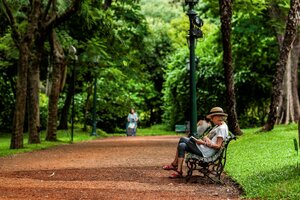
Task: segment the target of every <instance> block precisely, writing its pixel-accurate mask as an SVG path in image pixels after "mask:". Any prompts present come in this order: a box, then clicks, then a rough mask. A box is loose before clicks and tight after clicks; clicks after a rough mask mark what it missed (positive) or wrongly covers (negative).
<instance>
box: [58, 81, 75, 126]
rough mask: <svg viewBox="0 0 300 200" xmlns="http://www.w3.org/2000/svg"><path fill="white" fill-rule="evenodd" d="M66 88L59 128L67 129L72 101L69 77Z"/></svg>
mask: <svg viewBox="0 0 300 200" xmlns="http://www.w3.org/2000/svg"><path fill="white" fill-rule="evenodd" d="M67 83H68V88H67V96H66V99H65V102H64V106H63V108H62V110H61V114H60V120H59V126H58V129H59V130H68V114H69V110H70V107H71V103H72V97H73V91H72V87H71V78H70V77H69V78H67Z"/></svg>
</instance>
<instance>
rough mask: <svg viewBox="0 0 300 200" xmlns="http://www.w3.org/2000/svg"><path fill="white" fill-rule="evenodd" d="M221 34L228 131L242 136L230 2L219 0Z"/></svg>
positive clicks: (230, 0) (229, 0)
mask: <svg viewBox="0 0 300 200" xmlns="http://www.w3.org/2000/svg"><path fill="white" fill-rule="evenodd" d="M219 5H220V16H221V32H222V42H223V66H224V71H225V84H226V100H227V112H228V126H229V130H230V131H231V132H233V133H234V134H237V135H242V131H241V129H240V126H239V124H238V120H237V114H236V99H235V92H234V80H233V66H232V51H231V40H230V38H231V16H232V0H220V1H219Z"/></svg>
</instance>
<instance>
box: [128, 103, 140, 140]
mask: <svg viewBox="0 0 300 200" xmlns="http://www.w3.org/2000/svg"><path fill="white" fill-rule="evenodd" d="M138 120H139V118H138V115H137V113H136V112H135V111H134V109H133V108H131V109H130V112H129V114H128V116H127V129H126V132H127V136H136V129H137V122H138Z"/></svg>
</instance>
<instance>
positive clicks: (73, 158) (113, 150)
mask: <svg viewBox="0 0 300 200" xmlns="http://www.w3.org/2000/svg"><path fill="white" fill-rule="evenodd" d="M177 141H178V136H153V137H152V136H151V137H113V138H106V139H99V140H93V141H88V142H83V143H77V144H71V145H64V146H59V147H55V148H51V149H47V150H42V151H36V152H31V153H24V154H19V155H15V156H12V157H6V158H0V199H3V200H7V199H34V200H36V199H72V200H73V199H95V200H96V199H149V200H153V199H239V195H240V193H239V191H238V189H237V188H236V187H235V186H234V184H233V183H232V182H231V181H229V180H228V179H225V183H226V184H225V185H215V184H211V183H206V182H203V181H201V179H200V177H198V178H197V179H195V180H196V182H195V181H194V182H188V183H186V181H185V179H176V180H174V179H169V178H168V176H169V174H170V172H168V171H164V170H162V168H161V167H162V166H163V165H164V164H169V163H170V162H171V159H172V158H173V156H174V150H175V147H176V143H177ZM198 179H199V180H198ZM199 182H200V183H199Z"/></svg>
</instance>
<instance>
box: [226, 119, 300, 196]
mask: <svg viewBox="0 0 300 200" xmlns="http://www.w3.org/2000/svg"><path fill="white" fill-rule="evenodd" d="M257 130H258V129H245V130H243V132H244V134H243V136H241V137H239V138H238V139H237V140H236V141H233V142H232V143H231V144H230V145H229V149H228V157H227V164H226V169H225V170H226V172H227V173H228V174H229V175H230V176H231V177H233V179H234V180H236V181H237V182H238V183H239V184H240V185H241V186H242V187H243V189H244V191H245V193H246V194H245V197H246V198H259V199H295V200H296V199H299V197H300V190H299V189H300V176H299V175H300V171H299V168H298V169H297V160H298V159H299V157H297V155H296V152H295V150H294V145H293V139H294V138H295V137H296V136H297V125H296V124H291V125H288V126H287V125H285V126H283V125H281V126H276V127H275V129H274V130H272V131H271V132H268V133H259V132H257Z"/></svg>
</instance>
